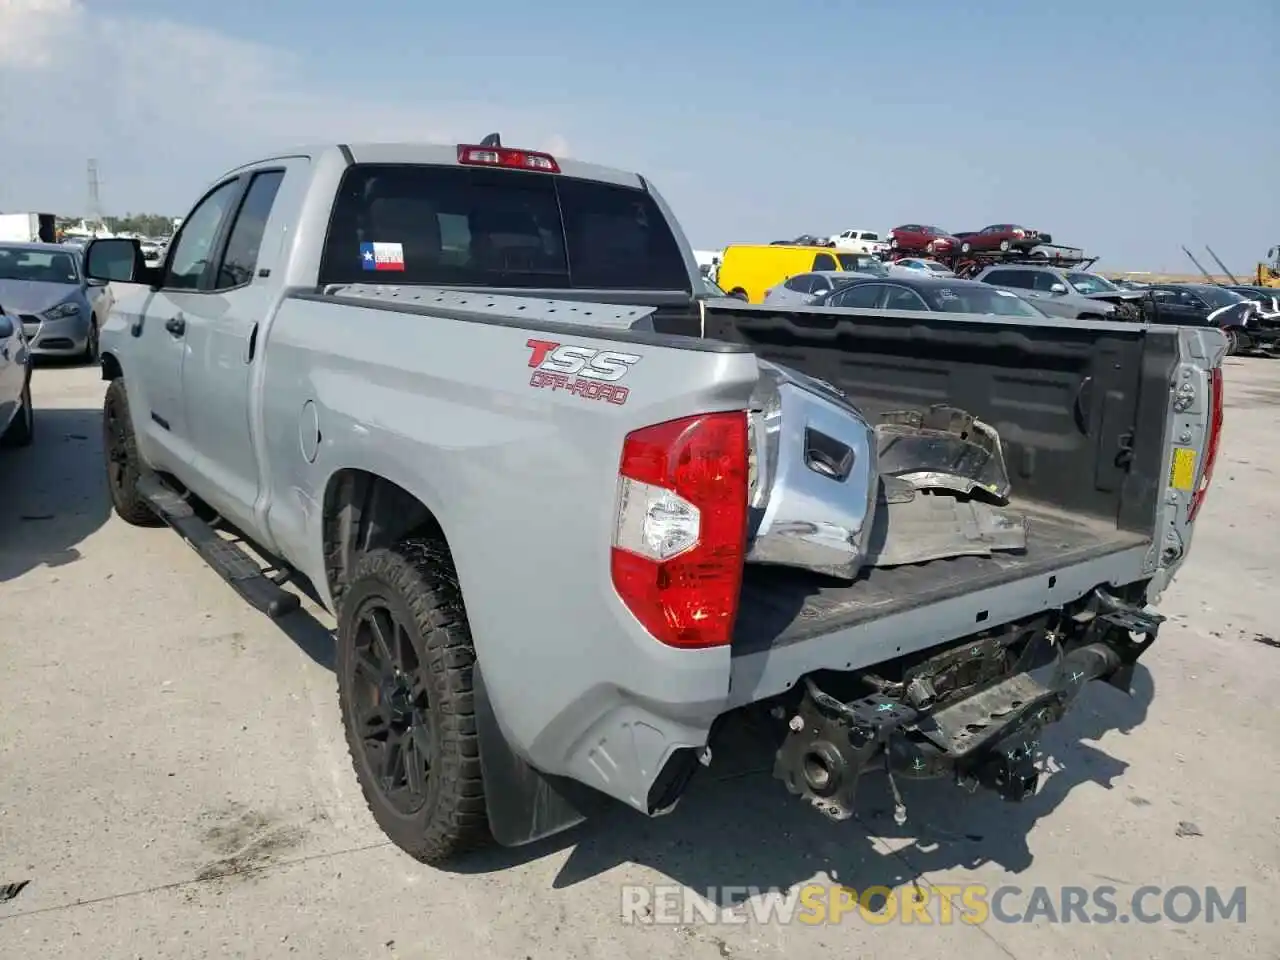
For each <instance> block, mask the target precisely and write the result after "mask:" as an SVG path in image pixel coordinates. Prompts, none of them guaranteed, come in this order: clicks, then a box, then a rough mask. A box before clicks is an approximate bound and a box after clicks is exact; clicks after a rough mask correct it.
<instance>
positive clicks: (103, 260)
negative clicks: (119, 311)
mask: <svg viewBox="0 0 1280 960" xmlns="http://www.w3.org/2000/svg"><path fill="white" fill-rule="evenodd" d="M84 264H85V267H84V273H85V276H86V277H87V278H88V279H89V282H90V283H92V282H93V281H95V280H96V281H98V283H99V284H105V283H112V282H114V283H151V282H152V281H153V280H154V279H155V275H156V272H157V271H155V270H153V269H151V268H149V267H148V266H147V261H146V259H145V258H144V257H143V256H142V246H141V244H139V243H138V241H137V240H131V239H127V238H125V237H105V238H102V239H97V240H90V241H89V246H88V248H87V249H86V250H85V252H84Z"/></svg>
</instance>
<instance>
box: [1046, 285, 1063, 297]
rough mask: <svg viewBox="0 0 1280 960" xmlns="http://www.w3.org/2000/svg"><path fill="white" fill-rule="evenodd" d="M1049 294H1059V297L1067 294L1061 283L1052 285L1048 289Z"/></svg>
mask: <svg viewBox="0 0 1280 960" xmlns="http://www.w3.org/2000/svg"><path fill="white" fill-rule="evenodd" d="M1049 292H1050V293H1053V294H1059V295H1060V294H1064V293H1066V292H1067V287H1066V284H1063V283H1055V284H1053V286H1051V287H1050V288H1049Z"/></svg>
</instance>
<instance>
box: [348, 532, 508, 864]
mask: <svg viewBox="0 0 1280 960" xmlns="http://www.w3.org/2000/svg"><path fill="white" fill-rule="evenodd" d="M337 653H338V664H337V667H338V670H337V672H338V703H339V705H340V707H341V709H342V722H343V727H344V728H345V732H346V738H347V747H348V749H349V751H350V753H351V760H352V764H353V765H354V767H355V772H356V779H357V780H358V781H359V783H360V789H361V791H362V792H363V793H364V797H365V802H366V803H367V804H368V806H369V811H370V812H371V813H372V814H373V819H374V820H375V821H377V824H378V826H379V827H381V828H382V831H383V832H384V833H385V834H386V835H387V837H388V838H389V839H390V840H391V842H392V843H394V844H395V845H396V846H398V847H399V848H400V849H402V850H404V851H405V852H406V853H408V854H409V855H410V856H412V857H414V858H415V859H417V860H420V861H422V862H423V863H430V864H442V863H445V862H447V861H449V860H452V859H454V858H455V857H457V856H459V855H460V854H463V853H466V852H467V851H469V850H473V849H476V848H478V847H481V846H484V845H486V844H487V843H488V842H489V840H490V838H491V835H490V833H489V821H488V816H487V813H486V809H485V799H484V780H483V777H482V775H481V769H480V751H479V743H478V740H477V733H476V718H475V702H474V695H473V693H472V669H473V667H474V665H475V659H476V658H475V649H474V647H473V646H472V643H471V632H470V628H469V627H468V625H467V617H466V611H465V610H464V608H463V604H462V591H461V589H460V588H459V587H458V578H457V574H456V573H455V572H454V568H453V561H452V559H451V558H450V555H449V549H448V546H447V545H446V544H445V543H444V541H443V539H440V538H435V537H426V538H412V539H408V540H404V541H401V542H400V543H399V544H397V545H396V546H394V547H391V548H388V549H378V550H371V551H369V552H368V553H366V554H365V555H364V556H363V557H362V558H361V559H360V560H359V561H358V562H357V564H356V568H355V571H354V572H353V575H352V578H351V582H350V584H349V585H348V586H347V587H346V589H345V590H344V591H343V595H342V601H341V604H340V609H339V614H338V651H337Z"/></svg>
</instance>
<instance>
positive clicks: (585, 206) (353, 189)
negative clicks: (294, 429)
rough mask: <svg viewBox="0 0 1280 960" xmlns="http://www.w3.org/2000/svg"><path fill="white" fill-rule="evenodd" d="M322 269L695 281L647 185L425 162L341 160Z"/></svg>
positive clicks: (444, 276) (668, 285)
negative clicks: (348, 164)
mask: <svg viewBox="0 0 1280 960" xmlns="http://www.w3.org/2000/svg"><path fill="white" fill-rule="evenodd" d="M320 278H321V282H322V283H361V282H371V281H373V282H377V281H385V282H390V283H403V284H424V285H439V286H484V287H528V288H536V287H544V288H551V289H588V290H589V289H602V290H680V291H685V292H690V293H691V292H692V284H691V279H690V276H689V272H688V269H687V267H686V264H685V262H684V257H683V255H682V253H681V250H680V247H679V245H678V243H677V242H676V239H675V235H674V234H673V233H672V230H671V227H670V226H669V225H668V223H667V221H666V219H665V218H664V217H663V216H662V212H661V210H659V208H658V205H657V204H656V203H655V202H654V200H653V198H652V197H651V196H650V195H649V194H648V192H646V191H645V190H642V189H640V188H633V187H627V186H621V185H616V184H609V183H597V182H594V181H589V180H577V179H573V178H570V177H559V176H549V175H547V174H541V173H525V172H523V171H518V170H486V169H476V168H471V167H449V166H428V165H392V164H385V165H384V164H357V165H355V166H353V167H350V168H349V169H348V170H347V172H346V174H344V176H343V181H342V185H341V187H340V188H339V190H338V197H337V199H336V201H335V203H334V210H333V217H332V220H331V222H330V225H329V235H328V237H327V239H326V241H325V251H324V258H323V262H322V264H321V270H320Z"/></svg>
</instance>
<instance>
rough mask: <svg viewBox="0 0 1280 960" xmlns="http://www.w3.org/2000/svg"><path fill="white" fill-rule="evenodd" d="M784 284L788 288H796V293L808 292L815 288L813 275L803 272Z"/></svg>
mask: <svg viewBox="0 0 1280 960" xmlns="http://www.w3.org/2000/svg"><path fill="white" fill-rule="evenodd" d="M784 286H785V287H786V288H787V289H788V290H794V291H795V292H796V293H808V292H809V291H810V290H812V289H813V276H812V275H811V274H808V273H802V274H800V276H798V277H792V278H791V279H789V280H788V281H787V282H786V283H785V284H784Z"/></svg>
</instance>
